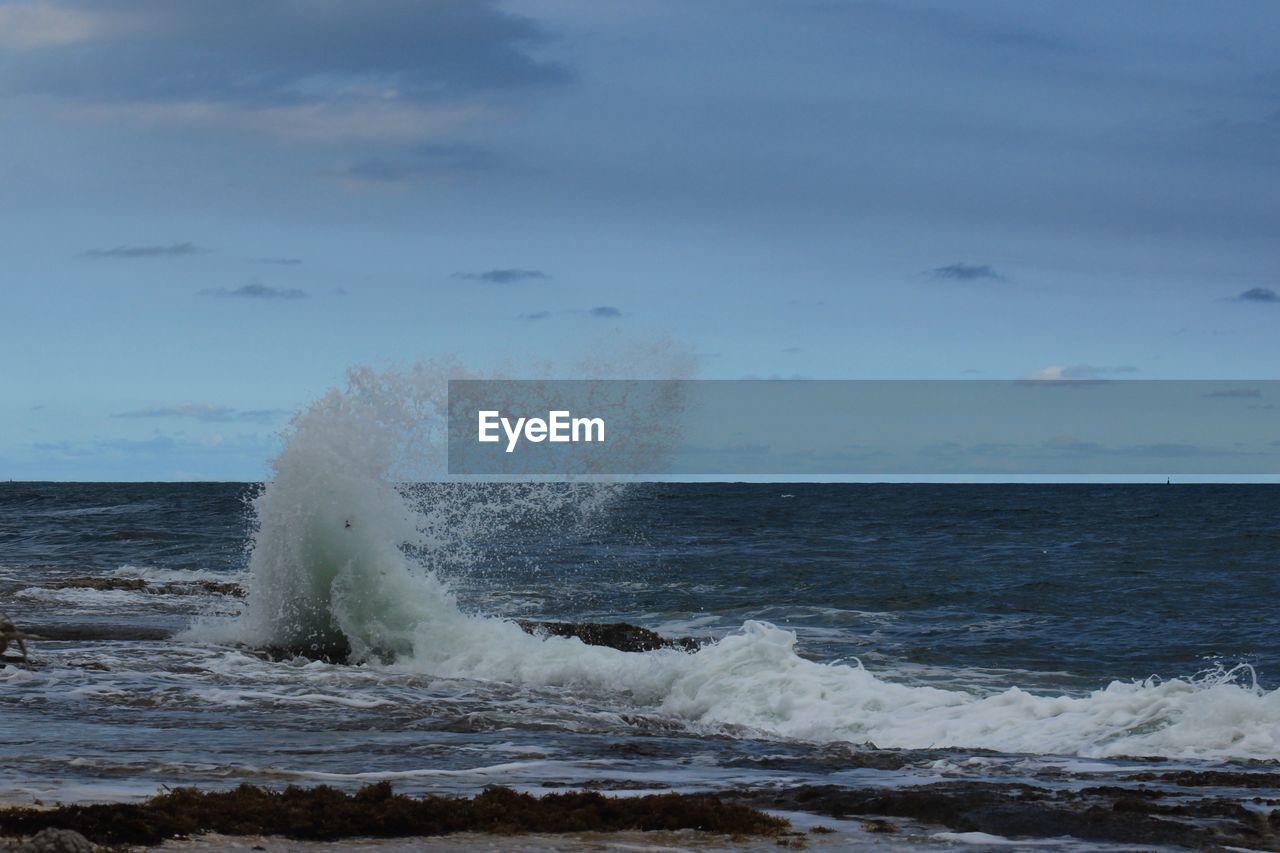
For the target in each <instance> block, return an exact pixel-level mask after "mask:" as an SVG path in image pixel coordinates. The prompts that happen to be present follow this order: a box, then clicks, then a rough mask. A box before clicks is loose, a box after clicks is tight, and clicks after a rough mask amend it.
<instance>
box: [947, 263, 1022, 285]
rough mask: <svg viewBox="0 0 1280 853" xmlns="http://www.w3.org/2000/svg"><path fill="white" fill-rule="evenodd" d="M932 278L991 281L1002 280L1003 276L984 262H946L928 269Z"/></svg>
mask: <svg viewBox="0 0 1280 853" xmlns="http://www.w3.org/2000/svg"><path fill="white" fill-rule="evenodd" d="M929 274H930V275H931V276H933V277H934V278H939V279H947V280H950V281H981V280H983V279H989V280H991V281H1003V280H1004V276H1003V275H1001V274H1000V273H998V272H996V271H995V270H994V269H992V268H991V267H989V266H987V265H986V264H966V263H955V264H948V265H947V266H945V267H936V268H935V269H932V270H930V271H929Z"/></svg>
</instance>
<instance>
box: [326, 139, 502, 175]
mask: <svg viewBox="0 0 1280 853" xmlns="http://www.w3.org/2000/svg"><path fill="white" fill-rule="evenodd" d="M496 164H497V157H496V156H495V155H494V153H493V152H492V151H490V150H489V149H487V148H482V147H480V146H478V145H460V144H428V145H419V146H417V147H416V148H414V149H413V150H412V151H410V152H409V153H407V154H405V155H403V156H400V157H396V158H394V159H385V158H382V157H371V158H368V159H365V160H358V161H356V162H354V163H350V164H348V165H345V166H343V167H342V168H340V169H339V170H338V176H339V177H341V178H344V179H347V180H350V181H356V182H359V183H370V184H403V183H412V182H415V181H424V180H429V179H432V178H440V177H447V176H455V175H460V174H464V173H468V172H482V171H487V170H489V169H492V168H494V167H495V166H496Z"/></svg>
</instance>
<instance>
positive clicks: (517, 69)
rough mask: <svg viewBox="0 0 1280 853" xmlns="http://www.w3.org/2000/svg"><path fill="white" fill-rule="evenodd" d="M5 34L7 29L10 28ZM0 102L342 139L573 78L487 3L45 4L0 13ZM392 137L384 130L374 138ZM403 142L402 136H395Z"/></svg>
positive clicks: (244, 0) (538, 40)
mask: <svg viewBox="0 0 1280 853" xmlns="http://www.w3.org/2000/svg"><path fill="white" fill-rule="evenodd" d="M6 25H7V26H6ZM0 33H4V35H3V36H0V45H10V46H17V47H19V48H22V49H21V50H19V51H18V52H16V53H12V54H10V55H8V56H6V57H5V66H4V72H3V74H0V94H9V95H37V96H46V97H51V98H56V99H60V100H62V101H64V102H65V103H67V104H68V105H70V106H73V107H80V108H81V109H82V112H87V113H89V114H93V109H94V108H101V110H100V114H103V115H113V116H126V117H130V118H133V119H142V120H157V119H160V120H164V119H168V120H172V121H177V122H215V123H222V124H228V123H232V122H234V121H235V120H236V118H237V116H238V117H240V118H243V117H244V116H245V115H246V114H254V115H256V116H257V117H258V118H259V119H264V120H266V122H267V123H268V124H270V125H273V126H274V127H275V129H278V130H282V131H289V130H290V126H291V125H292V126H293V127H295V128H296V127H297V126H298V125H300V124H305V123H306V122H308V121H311V122H313V123H314V127H313V128H312V130H315V131H319V132H320V133H330V134H350V133H351V132H352V131H358V130H359V128H360V126H361V125H362V124H363V125H364V126H365V128H366V130H367V129H368V127H369V121H368V120H369V119H376V120H377V121H378V122H385V121H386V120H387V119H388V117H392V116H393V117H394V122H400V123H402V124H403V123H404V122H406V121H407V122H410V123H413V124H415V125H416V127H417V130H418V131H421V130H422V129H423V123H424V122H426V123H430V122H431V121H432V120H433V117H434V118H439V117H440V116H441V108H442V107H443V108H446V112H447V111H448V110H451V109H456V108H460V107H468V106H469V107H474V106H475V105H477V104H480V103H482V102H490V103H496V102H498V101H500V100H502V99H503V98H507V97H509V96H511V95H513V94H516V93H519V92H523V91H528V90H533V89H539V88H545V87H548V86H555V85H559V84H562V83H564V82H566V81H568V80H569V79H571V76H572V75H571V74H570V73H569V71H568V70H567V69H566V68H565V67H564V66H562V65H560V64H558V63H555V62H551V61H548V60H545V59H540V58H538V57H537V56H535V52H536V51H537V50H538V49H539V48H540V47H542V46H544V45H545V44H547V43H548V42H549V41H550V40H551V38H550V36H549V35H548V33H547V32H545V31H544V30H543V29H542V27H541V26H539V25H538V24H537V23H535V22H534V21H533V20H532V19H530V18H527V17H524V16H522V15H519V14H516V13H514V12H511V11H508V10H506V9H505V8H503V6H502V5H501V4H500V3H499V2H497V0H380V2H379V3H378V4H377V9H376V12H375V11H372V10H371V9H370V7H369V4H368V3H366V2H364V0H325V2H323V3H302V2H292V0H192V2H185V3H167V2H156V0H112V2H111V3H96V2H92V0H41V2H39V3H24V4H18V5H0ZM388 129H389V130H392V131H393V132H396V129H395V128H394V127H383V130H388ZM405 130H406V128H405V127H403V126H401V127H400V128H399V131H398V132H401V133H403V132H404V131H405Z"/></svg>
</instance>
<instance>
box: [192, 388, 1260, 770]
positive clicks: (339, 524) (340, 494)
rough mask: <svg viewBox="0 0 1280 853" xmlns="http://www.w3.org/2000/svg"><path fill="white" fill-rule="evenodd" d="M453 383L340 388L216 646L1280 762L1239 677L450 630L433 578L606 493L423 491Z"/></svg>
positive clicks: (706, 704)
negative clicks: (1043, 669) (1024, 682)
mask: <svg viewBox="0 0 1280 853" xmlns="http://www.w3.org/2000/svg"><path fill="white" fill-rule="evenodd" d="M459 373H460V372H459V370H458V369H457V368H456V367H454V366H450V365H434V366H431V365H427V366H420V367H418V368H415V369H414V370H412V371H408V372H400V373H396V372H392V373H382V374H379V373H375V372H373V371H370V370H364V369H361V370H355V371H353V372H352V373H351V374H350V376H349V380H348V383H347V386H346V387H345V388H344V389H341V390H334V391H331V392H330V393H329V394H327V395H326V396H325V397H323V398H322V399H321V400H319V401H317V402H316V403H315V404H313V405H312V406H311V407H310V408H309V409H307V410H306V411H305V412H304V413H302V414H301V415H299V417H298V418H297V419H296V420H295V422H294V424H293V427H292V434H291V436H290V437H289V441H288V444H287V446H286V447H285V449H284V450H283V452H282V453H281V454H280V456H279V457H278V458H277V459H276V460H275V461H274V463H273V465H274V476H273V478H272V480H271V481H270V482H269V483H268V484H267V485H266V487H265V489H264V490H263V491H262V493H261V494H260V495H259V496H258V498H257V499H256V502H255V511H256V517H257V529H256V534H255V537H254V540H253V550H252V556H251V560H250V567H249V578H248V599H247V604H246V608H245V610H244V612H243V614H242V615H241V616H240V617H239V618H238V620H236V621H235V622H234V623H231V624H229V625H224V626H223V627H222V628H221V629H219V630H218V633H220V634H221V635H222V636H221V638H222V639H234V640H235V641H237V642H241V643H246V644H250V645H253V646H258V647H262V646H278V647H286V648H310V649H323V648H330V647H340V648H342V649H343V650H344V651H346V652H349V654H350V655H351V657H352V658H354V659H356V660H359V661H363V662H366V663H368V664H369V665H370V666H384V667H391V668H394V669H397V670H413V671H421V672H426V673H431V674H436V675H440V676H450V677H465V678H470V679H479V680H488V681H495V682H508V683H516V684H521V685H525V686H529V687H534V688H538V687H546V688H557V689H562V690H570V691H573V692H574V694H575V695H578V696H582V697H583V698H584V700H588V701H595V702H598V703H602V704H608V705H613V704H617V703H623V704H625V705H627V706H634V707H636V708H639V709H643V710H645V711H647V712H650V713H652V712H657V713H661V714H665V715H668V716H670V717H672V718H674V719H676V720H679V721H682V722H683V723H684V724H685V725H688V726H690V727H692V728H695V729H706V730H708V731H717V732H730V733H742V734H747V735H753V736H762V737H778V738H791V739H800V740H805V741H819V742H827V741H848V742H855V743H862V742H868V741H870V742H873V743H874V744H876V745H877V746H879V747H882V748H885V747H892V748H927V747H937V748H941V747H954V748H969V749H972V748H983V749H992V750H999V751H1005V752H1020V753H1040V754H1064V755H1080V756H1090V757H1102V756H1119V755H1133V756H1138V755H1143V756H1166V757H1182V758H1190V757H1200V758H1242V759H1249V758H1257V759H1275V758H1280V691H1271V692H1267V691H1265V690H1262V689H1261V688H1259V687H1257V686H1256V685H1255V684H1253V683H1252V681H1251V680H1250V679H1249V678H1248V674H1249V673H1248V672H1247V671H1245V670H1242V669H1236V670H1230V671H1217V672H1213V673H1208V674H1203V675H1200V676H1197V677H1192V678H1182V679H1170V680H1159V679H1154V678H1153V679H1147V680H1142V681H1128V682H1125V681H1115V682H1113V683H1111V684H1110V685H1108V686H1106V687H1105V688H1102V689H1099V690H1095V691H1094V692H1092V693H1089V694H1087V695H1082V696H1046V695H1036V694H1033V693H1031V692H1028V691H1026V690H1023V689H1019V688H1017V687H1013V688H1010V689H1007V690H1005V691H1003V692H998V693H991V692H986V693H979V692H971V691H967V690H961V689H942V688H939V687H929V686H913V685H906V684H899V683H895V682H893V681H890V680H886V679H884V678H880V677H877V676H876V675H875V674H873V673H872V672H870V671H868V670H866V669H865V668H863V667H862V666H861V665H843V664H823V663H818V662H814V661H810V660H807V659H805V658H803V657H801V656H800V655H798V654H797V653H796V650H795V642H796V637H795V635H794V634H793V633H791V632H789V631H786V630H783V629H780V628H778V627H775V626H774V625H771V624H769V623H766V622H759V621H751V622H747V623H746V624H744V625H743V626H742V627H741V629H740V630H738V631H737V632H736V633H734V634H732V635H730V636H727V637H725V638H723V639H721V640H720V641H718V642H716V643H714V644H711V645H708V646H705V647H703V648H702V649H700V650H699V651H697V652H696V653H693V654H688V653H684V652H680V651H675V650H661V651H655V652H649V653H644V654H636V653H627V652H620V651H616V650H614V649H611V648H605V647H598V646H588V645H585V644H583V643H582V642H581V641H579V640H577V639H575V638H568V637H538V636H531V635H529V634H526V633H525V632H524V631H523V630H521V628H520V627H519V626H517V625H516V624H514V623H512V622H509V621H504V620H502V619H498V618H493V617H488V616H484V615H474V614H468V613H464V612H463V610H461V609H460V608H459V606H458V604H457V602H456V600H455V598H454V596H453V594H452V592H451V591H450V588H449V585H448V583H447V582H446V581H445V579H444V578H445V577H447V576H448V574H449V573H450V571H453V570H457V569H458V567H460V566H465V565H466V564H467V563H468V561H474V560H475V559H476V557H477V555H479V554H482V553H483V552H484V550H485V548H486V547H487V543H488V542H490V541H492V540H493V538H494V537H496V536H499V535H505V534H508V533H509V532H510V531H511V530H512V529H513V525H515V524H516V523H517V522H521V523H525V522H528V521H529V520H534V521H538V520H539V519H541V520H545V521H546V522H547V523H552V522H553V521H555V523H560V521H561V520H562V519H563V518H564V517H566V516H575V517H579V518H581V517H584V516H589V515H590V514H591V513H593V512H600V511H607V507H608V501H609V500H610V497H611V496H612V495H613V494H614V493H616V491H617V490H618V489H619V488H621V487H620V486H616V485H613V486H610V485H600V484H580V485H578V486H575V487H570V488H567V489H566V488H564V487H563V486H559V487H556V488H552V487H549V486H547V485H545V484H504V485H503V486H502V487H501V488H493V489H488V490H477V489H475V488H462V487H457V486H453V487H451V486H449V485H448V484H439V482H438V481H439V480H440V479H441V472H442V471H443V464H442V461H443V453H444V446H443V444H444V442H443V435H444V430H443V425H444V412H445V409H446V399H445V394H446V387H447V379H448V378H450V377H451V376H457V375H459ZM428 481H435V482H436V484H435V485H426V486H414V485H409V484H413V483H422V482H428ZM213 630H215V629H213V628H211V627H210V626H208V625H206V626H197V627H196V628H194V629H193V631H195V632H201V631H204V632H209V631H213Z"/></svg>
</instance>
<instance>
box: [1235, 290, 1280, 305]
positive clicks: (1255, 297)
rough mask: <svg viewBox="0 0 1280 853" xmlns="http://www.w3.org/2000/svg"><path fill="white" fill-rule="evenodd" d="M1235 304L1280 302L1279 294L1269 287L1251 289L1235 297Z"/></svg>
mask: <svg viewBox="0 0 1280 853" xmlns="http://www.w3.org/2000/svg"><path fill="white" fill-rule="evenodd" d="M1236 301H1237V302H1280V294H1278V293H1276V292H1275V291H1274V290H1272V289H1271V288H1269V287H1252V288H1250V289H1248V290H1246V291H1245V292H1244V293H1241V294H1240V295H1239V296H1237V297H1236Z"/></svg>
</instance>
